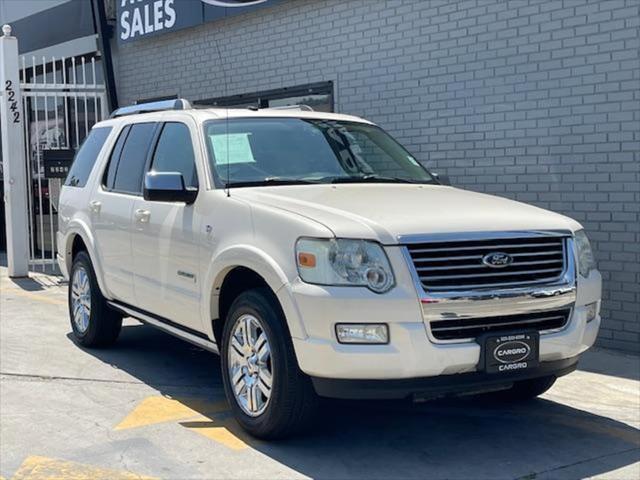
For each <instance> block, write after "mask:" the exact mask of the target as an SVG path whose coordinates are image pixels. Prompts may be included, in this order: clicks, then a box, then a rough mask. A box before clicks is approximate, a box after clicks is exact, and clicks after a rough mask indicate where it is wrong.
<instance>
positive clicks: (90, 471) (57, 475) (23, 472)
mask: <svg viewBox="0 0 640 480" xmlns="http://www.w3.org/2000/svg"><path fill="white" fill-rule="evenodd" d="M61 479H65V480H153V477H146V476H142V475H137V474H135V473H131V472H126V471H118V470H111V469H108V468H102V467H94V466H92V465H85V464H82V463H75V462H68V461H66V460H58V459H55V458H48V457H38V456H31V457H27V458H26V459H25V460H24V462H22V465H20V468H18V471H17V472H16V473H15V474H14V476H13V480H61Z"/></svg>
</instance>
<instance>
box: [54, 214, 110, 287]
mask: <svg viewBox="0 0 640 480" xmlns="http://www.w3.org/2000/svg"><path fill="white" fill-rule="evenodd" d="M76 235H79V236H80V238H82V241H83V242H84V244H85V246H86V247H87V253H88V254H89V258H91V264H92V265H93V271H94V272H95V274H96V278H97V280H98V285H99V286H100V291H101V292H102V294H103V295H105V296H107V295H106V294H107V289H106V288H105V283H104V273H103V269H102V263H101V261H100V256H99V255H98V253H97V250H96V242H95V237H94V236H93V234H92V233H91V230H90V229H89V226H88V225H87V224H86V223H85V222H84V221H83V220H81V219H78V218H74V219H73V220H71V221H70V222H69V224H68V226H67V230H66V232H65V234H64V246H65V247H64V253H63V252H60V254H61V255H64V258H65V261H66V264H67V269H68V271H69V272H70V271H71V263H72V262H73V258H72V255H73V251H72V250H73V240H74V239H75V237H76Z"/></svg>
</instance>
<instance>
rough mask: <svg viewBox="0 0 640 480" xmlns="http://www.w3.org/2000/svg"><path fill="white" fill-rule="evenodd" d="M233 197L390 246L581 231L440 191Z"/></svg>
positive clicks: (270, 191)
mask: <svg viewBox="0 0 640 480" xmlns="http://www.w3.org/2000/svg"><path fill="white" fill-rule="evenodd" d="M231 195H232V196H234V197H236V198H242V199H245V200H246V201H248V202H250V203H253V202H258V203H262V204H264V205H268V206H270V207H274V208H278V209H281V210H285V211H288V212H292V213H296V214H298V215H302V216H304V217H307V218H309V219H312V220H315V221H317V222H319V223H321V224H323V225H324V226H326V227H327V228H329V229H330V230H331V231H332V232H333V233H334V234H335V235H336V237H344V238H367V239H376V240H378V241H380V242H382V243H384V244H387V245H392V244H395V243H398V237H399V236H404V235H416V234H436V233H464V232H478V231H485V232H486V231H514V230H572V231H574V230H577V229H578V228H580V225H579V224H578V223H577V222H575V221H574V220H572V219H570V218H568V217H565V216H563V215H559V214H557V213H553V212H550V211H547V210H543V209H541V208H538V207H534V206H531V205H527V204H524V203H520V202H515V201H513V200H508V199H505V198H501V197H495V196H492V195H485V194H482V193H476V192H471V191H467V190H460V189H457V188H453V187H446V186H441V185H409V184H341V185H299V186H298V185H295V186H273V187H255V188H238V189H235V190H232V194H231Z"/></svg>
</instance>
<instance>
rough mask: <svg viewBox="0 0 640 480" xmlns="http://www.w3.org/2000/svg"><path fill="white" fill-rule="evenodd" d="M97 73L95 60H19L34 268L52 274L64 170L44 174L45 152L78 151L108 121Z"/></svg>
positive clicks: (30, 245)
mask: <svg viewBox="0 0 640 480" xmlns="http://www.w3.org/2000/svg"><path fill="white" fill-rule="evenodd" d="M101 73H102V72H101V70H100V68H98V69H96V59H95V57H84V56H83V57H74V58H60V59H57V58H55V57H52V58H44V57H42V58H36V57H34V56H31V57H21V58H20V72H19V78H20V90H21V93H22V110H23V112H24V122H23V134H24V139H25V142H24V145H25V150H26V152H25V154H26V155H25V157H26V162H27V169H26V175H27V195H28V196H27V200H28V202H27V203H28V221H29V229H28V230H29V245H28V247H29V267H30V268H32V269H33V268H35V269H38V270H42V271H44V270H46V269H51V268H54V269H55V265H56V263H55V258H56V231H57V225H58V221H57V220H58V200H59V195H60V187H61V185H62V183H63V182H64V177H65V176H66V172H65V171H64V168H61V169H58V170H56V169H45V164H44V163H45V162H44V160H45V158H44V157H45V152H47V151H51V150H59V151H61V150H73V151H77V149H78V147H79V146H80V145H81V144H82V141H83V140H84V138H85V137H86V136H87V134H88V133H89V130H90V129H91V127H92V126H93V125H94V124H95V123H96V122H99V121H100V120H103V119H104V118H106V117H107V116H108V107H107V97H106V90H105V86H104V84H103V82H102V80H101ZM70 153H71V154H72V153H73V152H70ZM52 170H53V171H52Z"/></svg>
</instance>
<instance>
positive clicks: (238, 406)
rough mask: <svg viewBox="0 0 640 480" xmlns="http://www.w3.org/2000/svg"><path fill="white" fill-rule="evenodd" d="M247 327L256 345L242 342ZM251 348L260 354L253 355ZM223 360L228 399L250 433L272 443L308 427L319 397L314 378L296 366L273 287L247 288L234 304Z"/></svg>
mask: <svg viewBox="0 0 640 480" xmlns="http://www.w3.org/2000/svg"><path fill="white" fill-rule="evenodd" d="M247 325H248V327H247ZM243 326H244V327H243ZM247 328H248V329H249V331H251V332H252V333H251V335H250V337H251V338H252V339H253V340H254V341H253V342H252V341H249V342H246V341H244V340H245V338H246V337H245V336H244V333H243V332H246V331H247ZM263 336H264V338H263ZM265 340H266V344H265ZM232 341H233V345H232ZM252 345H253V346H254V347H256V348H255V350H254V351H255V352H256V353H252V352H251V350H252V349H251V346H252ZM265 345H266V347H267V349H268V351H269V352H270V354H269V355H268V356H267V355H265V354H264V352H265ZM221 357H222V362H221V363H222V379H223V384H224V389H225V394H226V396H227V400H228V402H229V404H230V405H231V410H232V411H233V413H234V415H235V418H236V420H237V421H238V422H239V423H240V425H241V426H242V427H243V428H244V429H245V430H246V431H247V432H249V433H250V434H251V435H253V436H254V437H257V438H262V439H271V440H273V439H280V438H284V437H287V436H290V435H292V434H294V433H296V432H299V431H301V430H302V429H304V428H305V427H306V426H308V425H309V423H310V421H311V419H312V417H313V414H314V412H315V411H316V409H317V406H318V397H317V395H316V393H315V391H314V390H313V386H312V384H311V380H310V379H309V377H307V376H306V375H305V374H304V373H302V371H300V368H299V367H298V362H297V361H296V357H295V353H294V350H293V343H292V341H291V336H290V334H289V329H288V328H287V324H286V320H285V318H284V315H283V313H282V310H281V309H280V306H279V304H278V302H277V300H276V299H275V297H274V295H273V294H272V293H271V291H270V290H269V289H267V288H257V289H252V290H248V291H246V292H244V293H242V294H240V295H239V296H238V298H236V300H235V301H234V302H233V304H232V305H231V308H230V309H229V313H228V315H227V318H226V321H225V324H224V329H223V332H222V351H221ZM252 362H255V363H252ZM232 372H233V373H232ZM232 378H235V385H236V387H235V388H234V380H232ZM269 378H271V380H272V381H271V382H270V383H271V388H270V389H269V388H267V386H268V383H269V382H268V379H269ZM236 392H238V393H236ZM249 392H256V394H255V396H252V395H249ZM265 392H268V393H269V396H268V397H267V394H266V393H265ZM250 398H251V399H253V402H252V401H251V400H250Z"/></svg>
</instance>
